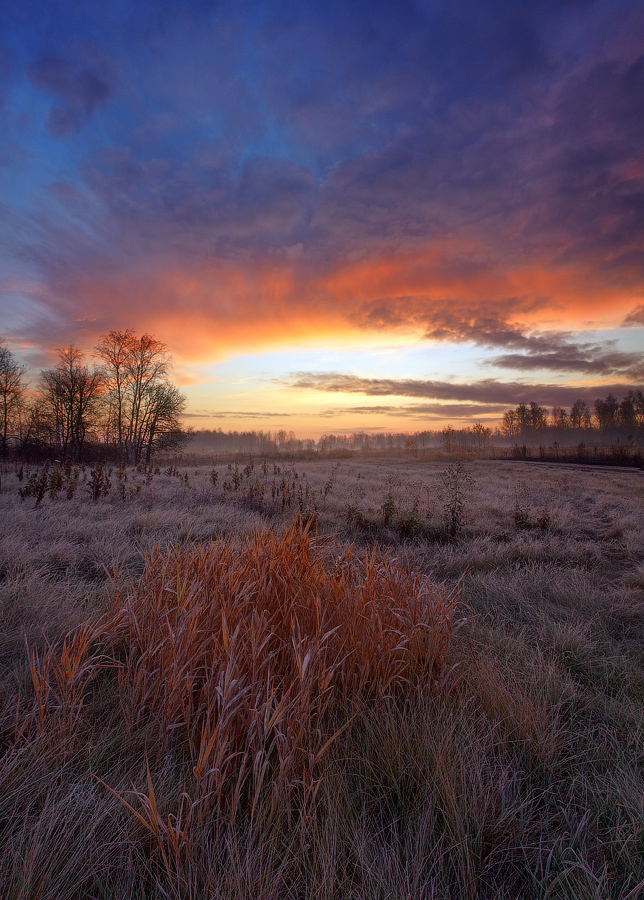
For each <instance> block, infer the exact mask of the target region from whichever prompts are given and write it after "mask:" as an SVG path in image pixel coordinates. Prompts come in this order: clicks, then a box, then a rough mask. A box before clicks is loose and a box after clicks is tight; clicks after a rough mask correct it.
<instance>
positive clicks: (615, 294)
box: [0, 0, 644, 437]
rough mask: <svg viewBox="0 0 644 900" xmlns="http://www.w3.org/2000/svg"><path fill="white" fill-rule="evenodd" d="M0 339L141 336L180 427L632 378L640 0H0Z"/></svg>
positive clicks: (483, 405)
mask: <svg viewBox="0 0 644 900" xmlns="http://www.w3.org/2000/svg"><path fill="white" fill-rule="evenodd" d="M0 135H1V137H0V335H2V336H3V337H4V338H5V339H6V340H7V342H8V344H9V347H10V348H11V349H12V350H13V351H14V353H15V354H16V355H17V356H18V358H19V359H20V360H21V361H23V362H25V363H26V364H28V365H29V366H30V369H31V371H32V372H33V373H34V375H37V373H38V371H39V370H40V369H42V368H46V367H48V366H50V365H52V363H53V362H54V361H55V358H56V349H57V348H60V347H64V346H68V345H69V343H70V341H73V342H74V343H75V344H76V345H78V346H79V347H81V348H83V349H84V350H86V351H87V352H88V354H91V351H92V348H93V347H94V346H95V345H96V343H97V341H98V339H99V337H100V336H101V335H103V334H105V333H107V332H108V331H110V330H120V329H127V328H133V329H135V331H136V332H137V333H139V334H142V333H144V332H147V333H150V334H153V335H154V336H155V337H156V338H158V339H160V340H162V341H164V342H165V343H166V344H167V345H168V346H169V348H170V350H171V352H172V355H173V359H174V372H173V380H174V381H175V383H176V384H178V385H179V386H180V387H181V388H182V390H184V391H185V393H186V396H187V398H188V416H187V419H186V421H187V423H188V424H190V425H191V426H193V427H195V428H222V429H223V430H224V431H227V430H233V429H235V430H240V429H257V430H259V429H261V430H271V431H274V430H278V429H286V430H288V431H294V432H295V433H296V434H297V435H298V436H300V437H316V436H319V435H320V434H322V433H324V432H327V433H329V432H335V433H341V432H347V431H418V430H423V429H427V428H430V429H436V428H441V427H443V426H444V425H445V424H446V423H447V422H450V423H452V424H453V425H454V426H456V427H462V426H464V425H466V424H470V423H473V422H475V421H482V422H486V423H489V424H492V423H495V422H497V421H498V420H499V419H500V417H501V414H502V412H503V410H505V409H507V408H509V407H511V406H516V404H517V403H518V402H520V401H523V400H525V401H529V400H536V401H537V402H539V403H541V404H543V405H545V406H552V405H555V404H556V405H563V406H570V405H571V404H572V402H573V401H574V400H575V399H576V398H577V397H582V398H584V399H587V400H588V401H590V402H592V400H594V399H595V398H596V397H598V396H606V394H608V393H609V391H612V392H613V393H615V394H617V395H618V397H621V396H623V394H624V393H625V392H626V390H628V388H629V387H631V386H635V387H642V386H644V4H642V3H641V2H640V0H610V2H606V0H600V2H590V0H588V2H587V0H534V2H530V0H522V2H517V0H508V2H504V0H487V2H482V0H481V2H471V0H470V2H466V0H395V2H379V0H369V2H363V0H351V2H346V0H323V2H322V0H320V2H307V0H298V2H290V0H288V2H287V0H283V2H282V0H272V2H258V0H255V2H251V3H247V2H243V0H240V2H205V0H203V2H202V0H172V2H162V0H156V2H151V0H101V2H98V0H79V2H77V0H65V2H62V0H38V2H34V0H6V2H4V3H3V4H2V5H1V7H0Z"/></svg>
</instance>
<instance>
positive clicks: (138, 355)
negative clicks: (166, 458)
mask: <svg viewBox="0 0 644 900" xmlns="http://www.w3.org/2000/svg"><path fill="white" fill-rule="evenodd" d="M94 352H95V358H94V359H93V360H92V361H91V363H88V362H87V360H86V356H85V354H84V353H83V352H82V351H81V350H80V349H79V348H78V347H76V346H75V345H74V344H70V345H69V347H65V348H62V349H59V350H58V351H57V353H58V361H57V363H56V365H55V366H54V367H53V368H51V369H47V370H45V371H42V372H41V373H40V376H39V378H38V381H37V384H36V386H35V388H34V390H33V391H30V390H28V387H27V380H26V378H27V369H26V367H25V366H23V365H20V364H19V363H18V362H17V361H16V359H15V357H14V355H13V354H12V353H11V351H10V350H9V349H8V347H7V345H6V342H5V341H2V340H0V415H1V423H0V428H1V433H0V453H1V455H2V457H3V458H6V457H7V456H9V455H10V454H11V453H13V454H16V455H18V456H20V457H22V458H45V459H59V460H67V459H69V460H71V461H73V462H82V461H84V460H88V459H94V458H97V457H99V458H113V459H117V460H119V461H122V462H124V463H128V464H130V465H137V464H138V463H141V462H146V463H147V462H149V461H150V459H151V457H152V455H153V454H154V453H155V452H156V451H158V450H176V449H179V448H180V447H181V446H182V445H183V443H184V442H185V440H186V438H187V434H186V432H185V430H184V428H183V426H182V424H181V416H182V414H183V413H184V410H185V407H186V398H185V396H184V394H183V393H182V392H181V391H180V390H179V389H178V388H177V387H176V386H175V385H174V384H172V382H171V381H170V371H171V368H172V359H171V356H170V353H169V351H168V348H167V346H166V345H165V344H164V343H162V342H161V341H158V340H156V338H154V337H153V336H152V335H149V334H143V335H141V336H140V337H139V336H137V334H136V333H135V332H134V331H133V330H132V329H127V330H126V331H110V332H109V333H108V334H106V335H104V336H103V337H101V339H100V341H99V343H98V344H97V346H96V347H95V349H94Z"/></svg>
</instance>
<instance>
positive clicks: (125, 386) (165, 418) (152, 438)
mask: <svg viewBox="0 0 644 900" xmlns="http://www.w3.org/2000/svg"><path fill="white" fill-rule="evenodd" d="M96 352H97V353H98V355H99V356H100V357H101V359H102V360H103V362H104V363H105V375H106V378H107V384H108V397H109V434H110V436H111V440H112V441H113V442H114V443H115V445H116V447H117V448H118V452H119V454H120V455H121V456H123V457H124V458H125V459H126V460H127V462H128V463H130V464H136V463H138V462H140V461H141V460H143V459H145V460H149V458H150V456H151V454H152V452H153V451H154V450H155V449H157V448H160V447H161V446H165V447H169V446H172V447H174V448H176V447H178V446H179V445H180V444H181V443H182V441H183V440H184V439H185V433H184V432H183V430H182V429H181V424H180V422H179V416H181V414H182V413H183V411H184V409H185V404H186V400H185V397H184V395H183V394H182V393H181V392H180V391H179V390H178V389H177V388H176V387H174V385H172V384H171V383H170V381H169V378H168V373H169V371H170V368H171V363H172V360H171V357H170V353H169V352H168V348H167V346H166V345H165V344H164V343H162V342H161V341H158V340H156V338H154V337H152V335H149V334H144V335H142V336H141V337H140V338H139V337H137V336H136V334H135V333H134V331H132V330H131V329H128V330H127V331H110V332H109V334H107V335H105V336H104V337H102V338H101V340H100V342H99V344H98V346H97V348H96Z"/></svg>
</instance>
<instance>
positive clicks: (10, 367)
mask: <svg viewBox="0 0 644 900" xmlns="http://www.w3.org/2000/svg"><path fill="white" fill-rule="evenodd" d="M25 372H26V368H25V366H21V365H19V364H18V363H17V362H16V361H15V359H14V357H13V354H12V352H11V350H9V348H8V347H7V346H6V342H5V341H4V340H3V339H2V338H0V419H1V421H0V455H1V456H2V457H3V458H5V457H6V456H7V453H8V452H9V441H10V440H12V439H16V438H18V437H19V436H20V424H21V414H22V411H23V409H24V399H25V384H24V376H25Z"/></svg>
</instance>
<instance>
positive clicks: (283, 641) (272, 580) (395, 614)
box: [13, 524, 456, 876]
mask: <svg viewBox="0 0 644 900" xmlns="http://www.w3.org/2000/svg"><path fill="white" fill-rule="evenodd" d="M455 608H456V595H455V594H447V593H446V592H445V590H444V589H438V588H435V587H432V586H431V584H430V583H429V582H428V580H427V579H426V578H424V577H421V576H418V575H414V574H412V573H410V572H408V571H404V570H403V569H401V568H400V567H399V566H397V565H396V564H395V563H394V562H393V561H392V560H391V559H389V558H387V557H384V558H379V556H378V554H377V553H376V551H375V550H374V551H373V552H372V553H370V554H367V553H359V554H356V553H354V552H353V551H352V550H351V549H348V550H343V551H342V552H341V553H340V554H339V555H338V548H337V547H334V545H333V544H332V543H330V542H329V541H324V540H317V539H314V538H313V537H312V536H311V535H310V534H309V532H308V530H307V529H306V528H303V527H302V526H301V525H299V524H295V525H293V526H292V527H291V528H290V529H288V530H287V531H286V532H285V533H284V534H282V535H277V534H275V533H274V532H272V531H269V532H267V533H264V534H258V533H256V534H255V535H254V536H253V537H252V538H250V539H248V540H246V541H244V542H243V543H242V544H241V545H239V544H236V543H234V542H232V541H227V540H220V541H216V542H209V543H206V544H203V545H201V546H199V547H192V548H189V549H185V550H183V551H173V550H170V551H169V552H162V551H160V550H157V551H156V552H154V553H153V554H152V555H151V556H150V558H149V559H148V561H147V564H146V567H145V570H144V572H143V575H142V577H141V578H140V579H139V580H138V582H136V583H133V582H126V583H123V584H119V585H118V586H117V588H116V591H115V595H114V599H113V603H112V606H111V609H110V610H109V611H108V613H107V614H106V616H104V617H103V619H102V620H100V621H98V622H95V623H87V624H85V625H83V626H82V627H81V628H79V629H76V630H75V631H74V632H73V633H71V634H70V635H68V636H67V637H66V638H65V639H64V641H63V643H62V647H61V648H59V649H56V648H52V647H50V648H49V649H48V650H47V651H46V652H45V653H44V654H42V655H41V656H39V655H38V654H37V653H36V652H35V651H30V652H29V670H30V680H31V691H30V692H29V694H30V695H31V697H32V698H33V699H32V700H31V701H30V702H26V705H25V706H24V707H23V708H22V709H21V710H19V711H17V712H16V728H15V738H14V742H13V743H14V749H15V752H18V753H19V752H21V750H24V749H28V751H29V752H33V753H43V752H45V753H49V754H56V753H57V754H60V755H61V757H65V756H66V755H67V756H68V755H69V754H76V755H80V756H81V757H84V758H86V759H87V763H88V764H90V763H91V760H90V757H89V755H88V754H89V747H90V745H91V743H92V742H94V741H96V740H100V737H99V736H98V735H97V733H96V729H97V726H98V725H99V722H98V721H97V720H96V718H93V713H92V703H91V695H92V692H93V691H95V689H96V685H97V683H98V682H99V681H100V680H101V678H103V679H104V678H105V675H106V673H108V675H109V676H111V682H112V689H113V697H114V699H113V703H116V704H117V705H118V712H119V717H120V720H121V727H122V728H123V729H124V733H125V734H126V735H129V736H130V737H131V738H132V740H133V741H134V742H135V736H136V735H137V733H140V732H141V731H142V730H145V731H146V732H147V734H148V739H149V740H151V745H150V746H149V748H148V750H149V753H150V754H154V755H155V756H156V757H157V758H158V757H159V755H163V754H164V753H167V752H170V751H172V752H174V753H177V754H179V755H180V756H181V757H182V758H184V759H185V761H186V762H187V763H188V765H189V768H190V770H191V775H192V777H191V779H190V781H191V787H190V790H189V791H188V790H184V791H182V792H181V796H180V798H179V800H178V810H179V811H178V812H176V813H175V814H173V815H171V816H170V818H169V819H165V818H164V817H163V816H161V815H160V813H159V811H158V805H157V800H156V794H155V788H154V786H153V782H152V777H151V775H150V770H149V768H148V770H147V785H146V790H144V791H141V790H137V789H132V790H126V791H123V790H121V791H119V790H117V787H115V786H113V785H110V784H109V783H108V781H107V780H104V779H103V778H99V781H100V783H101V784H102V785H103V786H104V787H105V788H106V789H107V790H108V791H110V792H112V793H113V794H114V796H115V797H118V798H119V799H120V800H121V802H122V803H123V804H124V806H125V807H126V808H127V809H129V810H130V811H131V813H132V815H133V816H135V817H136V819H137V820H138V821H139V823H140V824H141V825H143V826H144V828H145V829H146V831H147V832H148V833H149V835H150V836H151V837H152V838H153V839H154V841H155V844H156V850H157V851H158V854H159V855H160V858H161V860H162V861H163V864H164V867H165V869H166V873H167V874H168V876H176V875H177V872H179V870H181V867H182V865H183V860H184V857H185V855H186V853H187V852H188V847H189V846H190V844H191V842H192V840H193V837H194V834H193V830H194V828H195V827H199V826H203V825H204V823H205V822H206V821H207V820H208V819H209V818H210V817H211V816H212V815H213V813H216V815H217V816H219V817H222V816H223V817H224V818H227V819H228V820H230V821H235V819H236V818H237V817H238V816H240V815H241V816H243V817H247V818H248V819H249V821H250V822H251V823H255V822H261V823H262V824H263V825H266V823H269V822H271V821H273V820H274V819H276V818H277V817H279V815H280V814H283V813H284V811H285V810H286V811H288V814H289V816H290V815H291V814H293V815H295V816H296V818H297V817H300V818H301V817H306V816H308V815H310V814H311V813H312V811H313V807H314V803H315V797H316V794H317V791H318V790H319V786H320V778H321V771H320V766H319V764H320V761H321V760H322V758H323V757H324V754H325V751H326V750H327V749H328V748H329V746H330V745H331V744H332V743H333V741H334V740H335V739H336V738H337V737H338V736H339V735H340V734H341V733H342V731H343V730H344V728H346V726H347V724H349V723H350V721H351V719H352V717H354V716H355V715H356V714H357V713H358V712H360V711H361V710H362V709H363V708H364V706H365V704H368V703H381V702H383V701H384V700H385V699H388V700H393V699H395V698H400V697H405V696H413V695H414V694H417V693H419V692H420V693H423V692H425V691H429V692H430V693H432V692H433V693H434V694H437V693H439V692H440V691H441V690H442V688H443V685H444V679H445V673H446V654H447V650H448V646H449V642H450V637H451V635H452V632H453V629H454V627H455V619H454V614H455ZM97 777H98V776H97Z"/></svg>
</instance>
